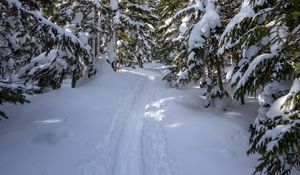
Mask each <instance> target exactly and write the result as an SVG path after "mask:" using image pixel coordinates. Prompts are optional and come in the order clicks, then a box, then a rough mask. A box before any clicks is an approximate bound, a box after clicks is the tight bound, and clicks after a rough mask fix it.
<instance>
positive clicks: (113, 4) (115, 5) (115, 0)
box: [110, 0, 119, 11]
mask: <svg viewBox="0 0 300 175" xmlns="http://www.w3.org/2000/svg"><path fill="white" fill-rule="evenodd" d="M110 8H111V9H112V10H114V11H115V10H118V9H119V0H110Z"/></svg>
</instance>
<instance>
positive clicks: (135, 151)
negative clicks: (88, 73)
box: [0, 62, 257, 175]
mask: <svg viewBox="0 0 300 175" xmlns="http://www.w3.org/2000/svg"><path fill="white" fill-rule="evenodd" d="M99 70H100V71H99V73H98V74H97V76H95V77H94V78H93V79H91V80H89V81H88V82H86V83H85V84H84V85H82V86H79V87H77V88H75V89H71V88H70V83H69V82H65V84H64V86H63V87H62V88H61V89H59V90H55V91H51V92H48V93H44V94H41V95H36V96H31V97H30V98H29V99H30V101H31V103H29V104H25V105H22V106H13V105H5V106H4V110H5V111H6V112H7V114H8V115H9V116H11V117H10V119H9V120H7V121H6V122H2V123H0V140H1V142H0V155H1V157H0V169H1V171H3V172H5V173H4V174H13V175H21V174H26V175H41V174H42V175H53V174H55V175H199V174H204V175H206V174H208V175H227V174H230V175H248V174H251V173H252V172H253V169H254V167H255V164H256V163H257V160H256V158H255V157H248V156H247V155H246V152H247V149H248V147H249V145H248V138H249V134H248V131H247V130H248V127H249V124H250V123H252V122H253V120H254V118H255V116H256V112H255V110H254V109H256V108H257V104H256V103H255V99H252V101H251V99H248V103H247V104H246V105H245V106H240V105H239V104H238V103H236V102H234V104H232V107H231V108H229V109H228V111H226V112H224V111H215V110H214V109H213V108H204V107H203V104H202V103H203V98H202V97H201V94H202V91H201V89H199V88H198V87H197V86H193V85H189V86H187V87H185V88H178V89H176V88H171V87H169V86H168V85H167V84H166V83H165V82H163V81H162V77H163V75H162V74H163V73H160V72H163V71H164V65H161V64H147V65H145V69H139V68H136V69H132V68H124V69H122V70H121V71H120V72H113V71H112V70H111V67H110V65H108V64H107V63H106V62H102V64H101V67H100V68H99ZM12 145H13V146H12ZM10 165H14V166H10ZM216 165H221V166H217V167H216Z"/></svg>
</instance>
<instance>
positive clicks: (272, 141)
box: [219, 0, 300, 175]
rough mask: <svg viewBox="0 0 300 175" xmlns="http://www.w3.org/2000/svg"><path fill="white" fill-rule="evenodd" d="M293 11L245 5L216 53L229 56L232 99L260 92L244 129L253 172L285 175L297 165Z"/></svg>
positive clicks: (295, 7) (293, 6) (279, 5)
mask: <svg viewBox="0 0 300 175" xmlns="http://www.w3.org/2000/svg"><path fill="white" fill-rule="evenodd" d="M299 7H300V3H299V2H298V1H286V0H280V1H271V0H269V1H251V2H250V3H249V2H247V1H245V2H244V3H243V5H242V8H241V10H240V12H239V13H238V14H237V15H236V16H235V17H234V18H233V19H232V20H231V22H230V23H229V24H228V25H227V28H226V29H225V31H224V33H223V35H222V36H221V42H220V49H219V54H221V55H229V54H232V55H233V56H234V57H233V61H234V62H235V64H234V66H233V67H232V71H231V72H232V74H231V75H230V76H229V77H230V81H231V85H232V86H233V87H234V88H235V92H234V96H235V97H236V98H241V97H243V96H244V95H246V94H256V92H257V90H258V89H259V88H262V87H264V91H263V92H262V94H260V96H259V103H260V105H261V108H260V110H259V115H258V117H257V119H256V121H255V123H254V124H253V125H251V127H250V132H251V137H250V149H249V151H248V153H249V154H255V153H259V154H260V156H261V158H260V159H259V161H260V162H259V165H258V166H257V167H256V171H255V173H266V174H274V175H279V174H280V175H282V174H289V173H290V172H291V170H292V169H293V168H296V167H299V165H300V164H299V162H300V161H299V160H300V159H299V150H300V149H299V148H300V145H299V143H300V142H299V133H300V132H299V85H300V82H299V74H298V72H299V40H298V39H299V29H298V28H299V15H297V14H299V9H300V8H299ZM293 69H294V71H291V70H293ZM290 82H293V83H290ZM274 111H281V112H274Z"/></svg>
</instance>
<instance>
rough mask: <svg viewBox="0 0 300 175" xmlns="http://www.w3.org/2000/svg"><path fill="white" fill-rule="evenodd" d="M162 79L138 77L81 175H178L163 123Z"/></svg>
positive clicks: (80, 168) (119, 104)
mask: <svg viewBox="0 0 300 175" xmlns="http://www.w3.org/2000/svg"><path fill="white" fill-rule="evenodd" d="M160 79H161V76H160V75H156V76H149V75H148V76H147V77H143V76H141V77H136V81H134V82H139V83H135V84H132V85H131V86H130V87H127V88H126V90H125V91H124V93H123V96H121V97H119V99H118V102H117V106H115V108H116V109H117V111H116V112H115V114H114V115H113V116H112V118H111V121H110V123H109V124H108V128H107V133H106V135H105V136H104V138H95V140H94V141H92V143H93V144H94V146H93V147H94V148H92V149H95V151H94V154H93V155H91V156H90V157H89V158H88V159H87V160H83V161H82V162H81V163H79V165H78V167H77V168H78V171H77V172H79V175H174V174H176V173H175V168H174V167H173V163H172V159H171V158H170V156H169V155H168V149H167V137H166V134H165V132H164V129H163V128H162V127H161V124H160V122H159V120H160V118H161V117H162V114H161V112H162V111H163V109H161V106H160V105H159V104H158V103H157V102H155V100H156V99H158V98H159V96H158V92H159V88H160V87H162V86H161V85H160V86H157V85H158V83H161V81H160Z"/></svg>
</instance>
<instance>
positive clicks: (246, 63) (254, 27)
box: [0, 0, 300, 175]
mask: <svg viewBox="0 0 300 175" xmlns="http://www.w3.org/2000/svg"><path fill="white" fill-rule="evenodd" d="M0 12H1V13H0V14H1V16H0V128H1V127H2V129H3V128H4V129H3V130H5V128H8V127H9V126H10V123H9V122H10V121H14V118H15V116H14V115H11V114H14V113H12V111H15V112H16V111H17V110H18V108H20V109H21V107H24V108H25V107H26V105H33V104H35V101H36V100H35V96H43V95H47V94H48V93H52V92H53V93H54V92H56V91H58V92H59V90H60V89H61V90H62V91H63V92H64V93H69V92H70V93H71V92H73V89H74V90H76V89H79V90H80V88H85V86H86V88H87V87H89V83H93V81H94V82H96V80H95V79H96V78H97V77H101V76H102V77H103V76H105V75H106V73H107V72H109V74H113V75H107V76H115V74H116V77H113V79H111V81H116V80H117V77H118V74H120V75H119V76H121V77H122V75H121V74H123V73H124V72H123V71H124V70H125V71H128V72H130V71H140V72H138V73H144V72H143V69H144V71H147V70H148V71H149V69H151V65H152V64H161V65H163V67H164V69H163V74H162V75H159V76H158V78H159V82H160V83H163V84H164V86H166V87H167V88H170V89H174V90H176V89H177V90H182V89H183V91H185V90H184V88H187V87H191V86H193V87H195V86H196V87H197V89H196V90H197V91H196V93H195V94H197V95H199V96H201V98H202V99H203V103H202V104H200V103H199V110H200V108H201V110H219V111H221V112H224V113H226V112H228V111H230V110H231V109H232V108H233V107H230V105H232V104H233V103H234V102H235V103H234V105H236V106H235V108H242V107H243V106H247V105H248V104H249V103H250V101H251V100H253V99H254V103H255V104H257V107H256V108H253V111H254V112H253V114H254V115H253V116H252V119H253V120H252V121H251V122H252V123H250V124H249V126H248V128H245V130H247V131H248V133H247V141H248V142H247V150H245V152H244V154H247V155H248V156H257V158H256V161H255V166H254V167H252V169H251V172H250V174H252V173H253V174H266V175H290V174H297V173H300V1H299V0H186V1H182V0H0ZM99 65H102V66H99ZM103 65H106V67H108V68H107V69H106V68H103ZM149 65H150V68H149ZM152 66H153V65H152ZM108 69H111V70H114V71H111V72H110V70H108ZM122 69H124V70H122ZM156 71H157V70H156ZM103 72H105V73H103ZM145 74H146V73H145ZM147 76H148V78H149V77H150V78H149V79H151V76H152V73H147ZM153 76H154V77H155V78H156V74H155V75H153ZM127 78H128V77H127ZM107 79H108V80H107V81H110V80H109V78H107ZM120 79H122V78H120ZM124 79H126V77H125V78H124ZM97 81H98V80H97ZM99 81H100V79H99ZM107 81H103V82H102V83H99V84H98V85H97V87H98V86H104V85H103V84H106V83H107ZM118 81H119V80H118ZM118 81H116V82H115V84H116V86H117V85H118ZM128 81H129V82H130V83H132V84H135V83H136V84H138V83H140V84H141V87H138V86H137V85H136V86H133V87H132V91H125V90H124V91H123V93H124V94H127V93H137V92H139V93H137V95H136V97H132V98H129V97H128V99H135V100H136V102H132V105H131V107H130V106H128V110H129V109H130V110H132V111H133V112H132V113H130V114H128V116H129V117H130V116H131V115H134V113H136V114H137V113H138V114H139V111H138V109H134V110H133V108H134V107H136V108H144V106H139V105H138V103H139V104H142V103H144V100H143V99H142V96H144V95H143V93H144V94H146V93H149V98H150V96H151V93H159V92H154V91H153V92H152V91H151V88H150V89H148V88H149V87H150V86H153V88H155V87H156V86H158V85H156V84H153V85H152V84H147V82H142V80H140V79H138V80H136V82H135V80H129V79H128ZM120 82H123V81H121V80H120ZM124 83H125V84H126V81H125V80H124V82H123V84H122V85H121V84H119V86H123V85H124ZM142 84H145V85H143V86H142ZM66 85H68V87H71V88H68V89H67V90H66V89H65V86H66ZM113 85H114V84H113ZM126 85H127V84H126ZM95 86H96V85H95ZM124 87H125V85H124ZM135 88H136V89H135ZM108 89H109V88H108ZM128 89H129V90H130V88H128ZM139 89H142V90H140V91H139ZM65 90H66V92H65ZM157 91H160V90H159V89H158V90H157ZM80 92H81V91H80ZM81 93H83V94H84V93H85V91H84V90H82V92H81ZM86 93H88V92H86ZM102 93H105V89H104V91H103V92H102ZM120 94H121V90H120ZM161 94H163V93H162V92H161ZM183 94H184V92H183ZM70 96H71V95H70ZM112 96H113V95H112ZM107 98H109V97H107ZM249 99H250V100H249ZM32 100H33V101H32ZM49 100H50V101H52V99H49ZM98 100H99V101H101V100H102V101H103V103H104V101H106V99H98ZM121 100H122V99H121ZM123 100H124V104H125V101H126V98H125V97H124V98H123ZM31 103H32V104H31ZM107 103H108V102H107ZM128 103H129V102H128ZM146 103H147V102H146V100H145V106H146ZM9 104H12V105H13V106H14V108H10V107H6V106H8V105H9ZM101 104H102V103H101ZM120 104H123V103H122V102H120ZM107 105H109V104H107ZM64 106H67V105H64ZM147 106H148V105H147ZM154 107H155V105H154ZM58 108H64V107H63V106H60V107H57V108H55V109H58ZM9 109H11V110H9ZM117 109H118V108H117V107H116V110H117ZM251 109H252V108H251ZM50 110H51V109H50ZM86 110H88V109H86ZM173 110H174V111H173V112H174V115H175V114H176V110H177V109H173ZM178 110H180V108H178ZM45 112H47V111H45ZM20 113H21V112H20ZM33 114H34V111H32V115H33ZM147 114H148V113H147V111H146V112H145V115H147ZM20 115H21V114H20ZM214 115H218V114H214ZM245 115H246V114H245ZM251 115H252V114H251ZM116 116H117V114H116ZM24 117H26V115H24ZM84 117H85V116H82V118H84ZM150 117H151V116H150ZM87 118H88V117H87ZM24 120H25V119H24ZM16 121H17V120H16ZM99 121H100V122H101V120H100V119H99ZM132 121H133V122H134V120H132ZM120 122H121V120H120ZM137 122H138V121H137ZM136 124H138V123H136ZM1 125H4V126H5V127H4V126H1ZM129 125H130V124H129ZM144 125H145V124H144ZM146 126H148V125H146ZM151 126H152V125H151ZM151 126H150V124H149V126H148V127H151ZM154 126H155V127H156V124H153V127H154ZM87 127H88V126H87ZM128 127H129V126H128ZM1 131H2V130H1V129H0V137H1V135H2V132H1ZM113 132H114V131H112V133H113ZM124 132H126V128H125V131H124ZM144 132H145V131H144ZM63 133H64V132H63ZM124 135H125V136H126V134H124ZM133 135H134V134H133ZM125 136H124V137H125ZM146 136H147V135H146ZM208 136H209V135H208ZM148 137H150V136H148ZM165 137H167V136H165ZM120 138H121V136H120ZM130 139H132V141H134V139H133V138H130V137H129V136H128V140H130ZM194 139H197V138H194ZM199 139H201V138H199ZM0 140H2V141H0V142H4V141H5V140H3V139H0ZM142 140H143V138H142ZM124 143H127V142H125V141H124ZM111 144H118V143H111ZM124 146H126V144H125V145H124ZM128 147H130V146H128ZM0 148H2V146H1V144H0ZM116 149H117V148H116ZM149 149H150V148H149ZM124 151H125V150H124ZM119 152H122V151H119ZM120 154H121V153H120ZM108 157H109V156H108ZM124 157H125V156H124ZM158 157H159V156H158ZM121 158H122V156H121ZM133 159H135V158H133ZM153 159H154V158H153ZM166 159H167V158H166ZM0 162H1V161H0ZM125 162H126V159H125ZM137 162H139V161H138V160H137ZM160 163H161V164H164V163H162V162H160ZM0 164H1V163H0ZM112 164H113V160H112ZM158 164H159V163H158ZM125 166H126V165H123V164H120V165H119V169H120V170H122V168H123V167H125ZM145 166H146V165H145ZM162 166H163V165H162ZM117 167H118V166H117ZM128 167H130V166H129V165H128V166H127V167H126V168H128ZM146 167H147V166H146ZM0 169H1V168H0ZM116 169H117V170H115V168H114V171H112V172H109V173H108V172H105V173H102V174H106V175H108V174H112V175H113V174H118V175H119V174H124V175H125V174H127V175H129V174H130V175H138V174H140V175H142V174H147V173H141V172H133V171H129V170H133V168H132V169H130V168H129V169H126V170H128V171H125V170H124V171H123V173H120V172H122V171H120V172H119V171H118V170H119V169H118V168H116ZM149 171H150V170H149ZM118 172H119V173H118ZM166 172H167V171H166ZM166 172H165V171H164V170H162V171H158V172H152V173H154V174H152V175H156V174H157V175H158V174H166V175H168V174H170V175H171V174H175V173H172V172H167V173H166ZM7 173H9V172H7ZM97 173H98V174H101V173H99V172H95V174H97ZM148 173H149V172H148ZM85 174H86V175H93V173H91V172H90V173H85ZM149 174H151V173H149ZM211 174H212V175H214V173H211ZM224 175H225V174H224ZM234 175H235V174H234ZM239 175H241V174H239ZM245 175H246V174H245Z"/></svg>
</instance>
